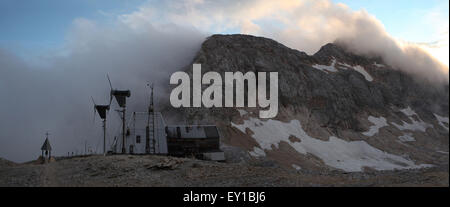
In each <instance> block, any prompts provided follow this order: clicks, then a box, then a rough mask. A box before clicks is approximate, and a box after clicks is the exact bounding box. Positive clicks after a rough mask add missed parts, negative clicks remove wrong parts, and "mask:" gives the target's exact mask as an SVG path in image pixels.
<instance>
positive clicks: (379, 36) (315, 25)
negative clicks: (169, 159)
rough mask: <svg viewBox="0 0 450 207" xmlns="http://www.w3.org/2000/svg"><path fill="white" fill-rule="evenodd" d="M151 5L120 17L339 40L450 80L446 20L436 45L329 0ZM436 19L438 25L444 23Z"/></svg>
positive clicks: (315, 41) (302, 43)
mask: <svg viewBox="0 0 450 207" xmlns="http://www.w3.org/2000/svg"><path fill="white" fill-rule="evenodd" d="M149 7H150V8H148V7H146V8H145V9H144V8H141V9H140V10H139V11H137V12H134V13H132V14H128V15H124V16H122V18H123V20H124V21H125V22H127V23H132V24H134V25H144V24H143V23H144V22H146V21H149V22H150V21H153V20H155V17H157V19H158V20H161V19H163V20H164V21H169V22H174V23H176V24H178V25H187V26H192V27H195V28H198V29H199V30H202V31H207V32H212V33H245V34H252V35H260V36H265V37H269V38H273V39H275V40H277V41H279V42H281V43H283V44H285V45H287V46H289V47H292V48H296V49H298V50H301V51H305V52H307V53H309V54H313V53H315V52H316V51H318V49H319V48H320V47H321V46H322V45H324V44H326V43H329V42H335V41H338V42H340V43H342V44H346V46H347V47H348V48H349V49H351V50H352V51H353V52H355V53H358V54H362V55H376V56H381V57H382V58H384V60H385V61H386V62H387V63H388V64H390V65H392V66H394V67H395V68H398V69H400V70H404V71H406V72H408V73H411V74H415V75H418V77H421V78H423V79H426V80H429V81H432V82H436V81H438V82H448V52H445V51H446V50H448V21H447V26H446V28H447V29H446V31H447V33H446V34H447V35H444V36H441V37H442V38H443V40H441V41H440V43H444V44H439V45H438V46H439V48H436V47H434V48H432V47H426V46H424V45H423V44H415V43H406V42H404V41H401V40H397V39H395V38H394V37H392V36H391V35H389V34H388V33H387V32H386V29H385V28H384V26H383V24H382V23H381V22H380V21H379V20H378V19H376V18H375V17H374V16H372V15H370V14H369V13H368V12H367V11H365V10H359V11H353V10H351V9H350V8H349V7H348V6H346V5H344V4H341V3H338V4H336V3H332V2H331V1H329V0H284V1H272V0H249V1H206V0H204V1H193V0H181V1H166V2H165V3H163V4H162V5H159V6H158V8H153V7H151V5H150V6H149ZM148 11H151V12H148ZM441 17H442V13H439V12H437V11H430V12H429V13H427V19H430V20H433V19H442V18H441ZM434 22H436V21H434ZM438 22H442V21H441V20H440V21H438ZM436 24H438V25H439V26H436V28H440V27H441V26H442V24H440V23H436ZM444 34H445V29H444ZM445 43H446V44H445ZM435 46H437V45H435ZM437 58H439V59H437ZM443 63H446V64H447V65H445V64H443Z"/></svg>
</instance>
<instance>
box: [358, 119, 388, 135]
mask: <svg viewBox="0 0 450 207" xmlns="http://www.w3.org/2000/svg"><path fill="white" fill-rule="evenodd" d="M368 120H369V121H370V122H372V123H373V124H375V125H373V126H371V127H370V129H369V131H367V132H363V133H362V134H363V135H365V136H368V137H371V136H373V135H375V134H377V133H378V131H379V130H380V128H382V127H385V126H388V123H387V121H386V119H385V118H384V117H380V118H377V117H373V116H369V118H368Z"/></svg>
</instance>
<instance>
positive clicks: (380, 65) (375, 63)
mask: <svg viewBox="0 0 450 207" xmlns="http://www.w3.org/2000/svg"><path fill="white" fill-rule="evenodd" d="M373 65H375V66H377V67H379V68H384V67H386V66H385V65H383V64H378V63H377V62H374V63H373Z"/></svg>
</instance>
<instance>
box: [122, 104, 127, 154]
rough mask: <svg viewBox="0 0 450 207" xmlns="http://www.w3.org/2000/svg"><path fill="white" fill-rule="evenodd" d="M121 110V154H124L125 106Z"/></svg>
mask: <svg viewBox="0 0 450 207" xmlns="http://www.w3.org/2000/svg"><path fill="white" fill-rule="evenodd" d="M122 112H123V114H122V154H125V152H126V151H125V107H124V108H123V111H122Z"/></svg>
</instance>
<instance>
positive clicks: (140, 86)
mask: <svg viewBox="0 0 450 207" xmlns="http://www.w3.org/2000/svg"><path fill="white" fill-rule="evenodd" d="M205 38H206V35H205V34H202V33H200V32H198V31H197V30H195V29H193V28H185V27H182V26H177V25H174V24H167V25H158V26H153V25H152V24H148V25H147V26H146V27H145V28H139V30H137V29H135V28H133V26H132V25H129V24H124V23H122V22H120V21H117V22H116V23H115V24H114V25H101V24H99V23H97V22H94V21H92V20H88V19H77V20H75V21H74V23H73V26H72V28H71V30H70V31H69V35H68V37H67V43H66V45H65V46H64V47H63V49H62V51H64V52H63V53H62V54H61V52H58V53H57V54H53V55H51V54H49V55H48V57H47V59H46V61H47V63H48V65H49V66H48V67H47V68H44V69H42V68H34V67H32V66H29V64H27V63H25V62H24V61H23V60H21V59H20V58H18V57H16V56H15V55H14V54H11V53H9V52H8V51H5V50H2V49H0V65H1V67H0V73H1V74H2V75H1V76H0V97H2V98H1V103H0V105H1V107H0V114H1V115H2V116H1V117H2V118H1V119H0V157H4V158H7V159H11V160H14V161H19V162H20V161H27V160H31V159H36V158H37V157H38V156H39V155H40V147H41V145H42V143H43V141H44V139H45V135H44V134H45V132H46V131H47V130H48V131H49V132H50V134H51V135H50V141H51V144H52V145H53V149H54V152H53V154H54V155H67V152H74V153H76V152H77V151H78V153H81V152H82V151H83V152H84V144H85V141H88V145H89V147H91V148H93V149H97V151H98V152H100V151H101V150H102V148H101V146H102V144H101V137H102V131H101V122H100V119H99V118H98V117H97V118H96V121H95V122H93V117H94V110H93V105H92V103H91V99H90V96H93V97H94V98H95V100H96V102H97V103H98V104H100V103H103V104H105V103H108V101H109V84H108V81H107V79H106V74H109V76H110V77H111V79H112V82H113V86H114V87H116V88H118V89H121V88H123V89H130V90H131V91H132V95H131V97H130V99H129V103H130V104H129V105H128V108H129V110H130V111H133V110H134V111H142V110H145V108H146V106H147V104H148V97H149V95H148V94H149V90H148V88H146V83H147V82H153V83H156V91H155V95H156V96H158V99H159V100H161V99H166V98H168V97H166V96H162V95H163V94H165V93H168V92H166V91H165V88H166V86H167V85H168V82H169V77H170V74H172V72H174V71H177V70H180V69H181V68H182V67H184V66H186V65H188V64H189V63H190V61H192V58H193V56H194V55H195V54H196V51H198V50H199V47H200V45H201V42H203V40H204V39H205ZM114 108H117V106H113V109H114ZM118 126H119V116H118V114H117V113H116V112H115V111H114V110H111V111H110V112H109V120H108V127H109V130H108V137H109V138H112V136H114V135H116V134H117V133H118V131H117V130H116V129H118V128H120V127H118Z"/></svg>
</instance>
